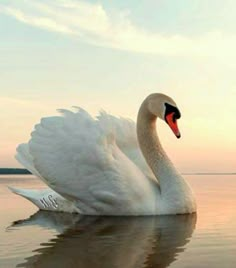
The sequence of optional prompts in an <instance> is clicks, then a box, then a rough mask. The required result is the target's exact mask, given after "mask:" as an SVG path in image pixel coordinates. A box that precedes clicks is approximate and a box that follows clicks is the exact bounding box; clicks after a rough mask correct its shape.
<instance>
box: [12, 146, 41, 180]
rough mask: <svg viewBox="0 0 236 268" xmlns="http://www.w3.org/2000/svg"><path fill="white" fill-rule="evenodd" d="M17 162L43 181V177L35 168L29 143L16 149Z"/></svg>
mask: <svg viewBox="0 0 236 268" xmlns="http://www.w3.org/2000/svg"><path fill="white" fill-rule="evenodd" d="M16 151H17V153H16V156H15V158H16V160H17V161H18V162H19V163H20V164H22V165H23V166H24V167H25V168H26V169H28V170H29V171H30V172H31V173H32V174H33V175H35V176H37V177H39V178H41V179H42V176H41V175H40V174H39V172H38V171H37V170H36V168H35V167H34V163H33V157H32V155H31V154H30V151H29V145H28V144H27V143H22V144H20V145H19V146H18V147H17V149H16Z"/></svg>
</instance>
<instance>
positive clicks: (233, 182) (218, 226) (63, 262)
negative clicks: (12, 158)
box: [0, 175, 236, 268]
mask: <svg viewBox="0 0 236 268" xmlns="http://www.w3.org/2000/svg"><path fill="white" fill-rule="evenodd" d="M184 177H185V178H186V179H187V180H188V181H189V183H190V184H191V185H192V188H193V189H194V192H195V194H196V198H197V204H198V212H197V214H196V215H195V214H194V215H180V216H155V217H88V216H80V215H72V214H67V213H64V214H63V213H53V212H42V211H38V210H37V208H36V207H35V206H34V205H32V204H31V203H30V202H28V201H27V200H25V199H23V198H22V197H19V196H17V195H14V194H12V193H11V192H10V191H9V190H8V188H7V185H9V186H17V187H22V188H43V187H44V186H43V184H42V183H41V182H40V181H39V180H38V179H36V178H35V177H33V176H30V175H11V176H5V175H4V176H3V175H2V176H0V227H1V229H0V237H1V239H0V267H3V268H8V267H40V268H45V267H57V268H60V267H70V268H73V267H83V268H97V267H99V268H100V267H105V268H106V267H107V268H108V267H109V268H111V267H116V268H126V267H128V268H131V267H132V268H134V267H135V268H139V267H156V268H159V267H161V268H162V267H171V268H180V267H181V268H184V267H186V268H187V267H188V268H191V267H196V268H199V267H201V268H204V267H207V268H209V267H214V268H217V267H221V268H222V267H227V268H230V267H232V268H233V267H234V268H235V267H236V175H184Z"/></svg>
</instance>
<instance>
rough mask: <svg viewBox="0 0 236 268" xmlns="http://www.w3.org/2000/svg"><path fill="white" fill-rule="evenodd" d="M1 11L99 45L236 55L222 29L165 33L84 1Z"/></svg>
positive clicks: (174, 53)
mask: <svg viewBox="0 0 236 268" xmlns="http://www.w3.org/2000/svg"><path fill="white" fill-rule="evenodd" d="M1 12H3V13H5V14H7V15H9V16H12V17H14V18H15V19H17V20H18V21H21V22H23V23H26V24H29V25H31V26H34V27H39V28H42V29H46V30H48V31H53V32H59V33H62V34H67V35H71V36H73V37H76V38H79V39H80V40H82V41H84V42H87V43H90V44H93V45H97V46H104V47H110V48H114V49H120V50H128V51H132V52H141V53H152V54H158V55H167V56H187V57H188V56H193V57H199V56H200V57H206V56H207V57H209V56H210V57H213V58H214V57H215V58H217V59H221V60H225V58H227V60H228V59H229V58H232V57H233V58H235V57H236V53H235V52H234V51H235V46H236V36H235V35H234V34H225V33H222V32H220V31H214V32H207V33H203V34H202V35H198V36H195V37H194V36H191V37H188V36H184V35H181V34H173V35H169V36H168V35H162V34H159V33H157V32H151V31H148V30H147V29H144V28H140V27H137V26H136V25H135V24H134V23H132V21H131V20H130V18H129V16H128V13H127V12H124V11H119V12H114V11H107V10H106V9H105V8H104V7H103V6H102V5H101V4H98V3H89V2H85V1H73V0H67V1H64V0H61V1H51V0H48V1H40V2H39V1H35V0H30V1H29V0H25V1H21V2H20V4H18V5H17V4H16V3H15V2H14V4H5V5H3V4H2V5H1Z"/></svg>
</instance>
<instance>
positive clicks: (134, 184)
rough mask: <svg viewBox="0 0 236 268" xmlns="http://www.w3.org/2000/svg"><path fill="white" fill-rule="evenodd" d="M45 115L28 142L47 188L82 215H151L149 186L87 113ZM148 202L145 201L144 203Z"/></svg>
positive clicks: (150, 190) (136, 168)
mask: <svg viewBox="0 0 236 268" xmlns="http://www.w3.org/2000/svg"><path fill="white" fill-rule="evenodd" d="M61 112H62V113H63V115H64V116H63V117H60V116H58V117H48V118H43V119H42V120H41V123H40V124H38V125H36V127H35V131H34V132H33V133H32V138H31V140H30V143H29V147H30V153H31V155H32V157H33V162H34V166H35V168H36V169H37V170H38V172H39V173H40V174H41V176H42V177H43V178H44V179H45V181H46V182H47V184H48V185H49V187H51V188H52V189H54V190H55V191H56V192H58V193H60V194H61V195H62V196H64V197H65V198H67V199H69V200H73V201H75V202H76V204H77V206H78V208H79V209H80V211H82V213H84V214H108V215H109V214H132V213H134V214H139V213H142V214H144V213H145V212H146V213H147V214H150V211H146V209H149V210H152V209H154V208H152V205H150V202H151V203H153V202H154V201H153V200H151V201H150V199H151V197H152V196H154V195H153V193H152V191H153V189H152V185H151V183H150V182H149V180H148V179H146V178H145V176H144V174H143V173H142V172H141V171H140V169H139V168H138V167H137V166H136V165H135V164H134V163H133V162H132V161H131V160H130V159H129V158H128V157H126V155H125V154H123V153H122V151H121V150H120V149H119V147H118V146H117V145H116V143H115V137H112V135H110V134H111V133H107V132H106V129H103V128H102V125H101V124H100V122H99V120H95V119H93V118H92V117H91V116H90V115H89V114H88V113H87V112H86V111H84V110H82V109H81V110H79V111H78V112H76V113H74V112H71V111H67V110H61ZM148 201H150V202H149V203H148V204H147V202H148Z"/></svg>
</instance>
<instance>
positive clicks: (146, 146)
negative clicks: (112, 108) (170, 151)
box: [137, 102, 183, 194]
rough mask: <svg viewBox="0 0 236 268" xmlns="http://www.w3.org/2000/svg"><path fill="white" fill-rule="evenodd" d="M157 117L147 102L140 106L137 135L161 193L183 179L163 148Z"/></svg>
mask: <svg viewBox="0 0 236 268" xmlns="http://www.w3.org/2000/svg"><path fill="white" fill-rule="evenodd" d="M156 120H157V117H156V116H154V115H153V114H151V113H150V111H149V110H148V108H147V104H146V102H143V104H142V106H141V107H140V110H139V113H138V119H137V136H138V141H139V145H140V148H141V151H142V153H143V155H144V157H145V159H146V162H147V163H148V165H149V166H150V168H151V170H152V171H153V173H154V175H155V177H156V178H157V180H158V181H159V184H160V189H161V193H162V194H163V193H166V192H168V191H170V188H173V189H174V191H176V190H178V189H177V188H178V187H176V186H178V185H179V184H182V183H183V182H182V181H183V179H182V177H181V176H180V175H179V174H178V172H177V171H176V169H175V168H174V166H173V164H172V163H171V161H170V160H169V158H168V156H167V155H166V153H165V151H164V150H163V148H162V146H161V144H160V141H159V138H158V136H157V132H156Z"/></svg>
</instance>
